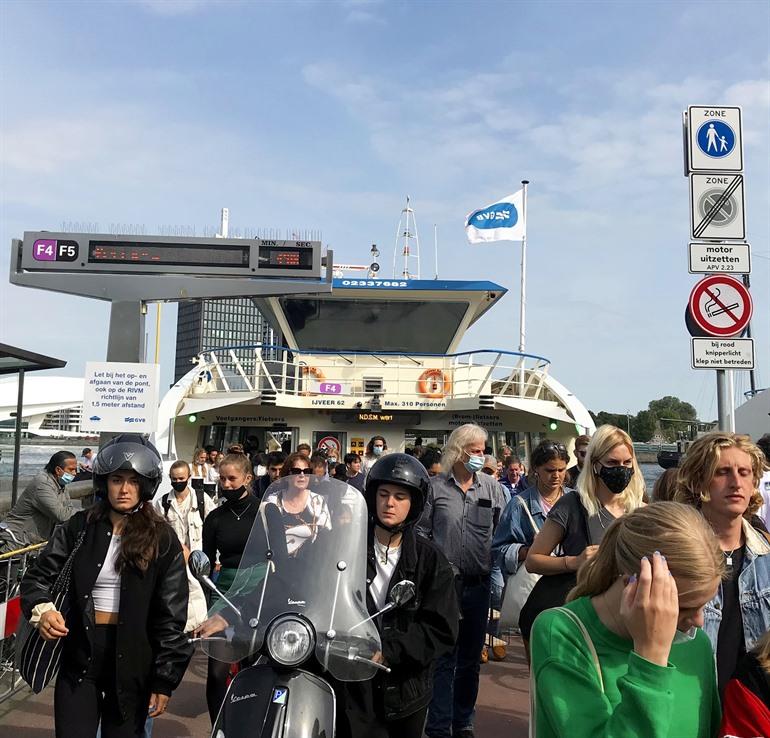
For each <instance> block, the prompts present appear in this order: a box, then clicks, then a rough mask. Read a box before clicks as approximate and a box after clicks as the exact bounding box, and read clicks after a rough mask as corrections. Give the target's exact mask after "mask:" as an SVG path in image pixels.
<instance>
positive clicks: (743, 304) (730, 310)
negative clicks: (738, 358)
mask: <svg viewBox="0 0 770 738" xmlns="http://www.w3.org/2000/svg"><path fill="white" fill-rule="evenodd" d="M689 308H690V313H691V314H692V317H693V320H694V321H695V322H696V323H697V325H698V327H699V328H701V330H703V331H705V332H706V333H708V335H710V336H716V337H718V338H726V337H728V336H737V335H739V334H741V333H742V332H743V331H744V330H745V328H746V326H747V325H748V324H749V321H750V320H751V313H752V310H753V305H752V302H751V295H750V294H749V291H748V289H746V287H745V286H744V285H743V282H739V281H738V280H737V279H733V277H728V276H727V275H723V274H713V275H711V276H710V277H705V278H704V279H701V281H700V282H698V284H696V285H695V287H693V289H692V292H691V293H690V302H689Z"/></svg>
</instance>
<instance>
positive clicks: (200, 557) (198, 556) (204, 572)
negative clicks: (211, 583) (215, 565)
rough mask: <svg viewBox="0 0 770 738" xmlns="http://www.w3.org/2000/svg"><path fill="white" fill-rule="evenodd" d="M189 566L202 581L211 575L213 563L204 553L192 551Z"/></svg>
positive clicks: (188, 560) (192, 572) (188, 561)
mask: <svg viewBox="0 0 770 738" xmlns="http://www.w3.org/2000/svg"><path fill="white" fill-rule="evenodd" d="M187 566H188V567H189V568H190V573H191V574H192V575H193V576H194V577H195V578H196V579H202V578H203V577H207V576H208V575H209V574H211V562H210V561H209V557H208V556H206V554H205V553H203V551H197V550H196V551H192V552H191V553H190V558H189V559H187Z"/></svg>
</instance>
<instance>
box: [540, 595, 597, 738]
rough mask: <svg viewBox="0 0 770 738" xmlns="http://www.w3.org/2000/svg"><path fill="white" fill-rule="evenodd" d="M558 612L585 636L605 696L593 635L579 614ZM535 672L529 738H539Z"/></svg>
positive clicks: (562, 608) (567, 611) (563, 610)
mask: <svg viewBox="0 0 770 738" xmlns="http://www.w3.org/2000/svg"><path fill="white" fill-rule="evenodd" d="M556 610H558V611H559V612H560V613H562V614H564V615H566V616H567V617H568V618H569V619H570V620H571V621H572V622H573V623H574V624H575V625H576V626H577V628H578V630H579V631H580V635H582V636H583V640H584V641H585V644H586V646H588V651H589V652H590V654H591V660H592V661H593V662H594V668H595V669H596V676H597V677H598V678H599V686H600V687H601V690H602V694H604V693H605V692H604V678H603V677H602V666H601V663H600V662H599V654H597V653H596V647H595V646H594V642H593V641H592V640H591V635H590V633H589V632H588V630H587V629H586V626H585V625H584V624H583V621H582V620H581V619H580V617H579V616H578V615H577V613H574V612H572V610H570V609H568V608H566V607H557V608H556ZM535 682H536V678H535V670H534V669H530V670H529V738H537V726H536V724H535V723H536V721H535V718H536V709H537V703H536V696H535Z"/></svg>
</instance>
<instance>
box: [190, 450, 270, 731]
mask: <svg viewBox="0 0 770 738" xmlns="http://www.w3.org/2000/svg"><path fill="white" fill-rule="evenodd" d="M251 481H252V474H251V462H250V461H249V457H248V456H246V455H245V454H242V453H237V454H227V455H226V456H225V457H224V458H223V459H222V461H221V462H220V463H219V482H218V493H219V499H220V500H224V502H223V503H222V504H221V505H220V506H219V507H218V508H216V509H215V510H212V511H211V512H210V513H209V514H208V516H207V517H206V521H205V522H204V523H203V552H204V553H205V554H206V556H208V558H209V561H211V562H212V563H213V562H215V561H216V560H217V557H218V558H219V564H220V567H221V568H220V569H219V576H218V578H217V587H218V588H219V590H220V591H222V592H227V590H228V589H230V585H231V584H232V583H233V581H234V579H235V575H236V573H237V572H238V565H239V564H240V562H241V555H242V554H243V549H244V548H245V546H246V541H248V539H249V533H251V528H252V525H253V524H254V520H255V518H256V517H257V512H258V510H259V500H258V499H257V497H255V496H254V494H253V493H252V491H251ZM217 599H218V597H217V595H216V594H214V595H213V596H212V600H211V604H212V605H213V604H214V603H215V602H216V601H217ZM222 622H223V621H222V619H221V617H220V616H219V615H214V616H212V617H210V618H209V619H208V620H206V621H205V622H204V623H202V624H201V625H200V626H199V627H198V628H197V629H196V630H195V635H196V636H198V637H208V636H211V635H214V634H215V633H218V632H219V631H220V630H221V628H222V626H221V623H222ZM229 672H230V665H229V664H226V663H224V662H222V661H217V660H216V659H212V658H210V659H209V670H208V676H207V677H206V702H207V703H208V708H209V717H210V718H211V724H212V725H213V724H214V721H215V720H216V718H217V714H218V713H219V708H220V706H221V704H222V700H223V699H224V698H225V693H226V691H227V678H228V675H229Z"/></svg>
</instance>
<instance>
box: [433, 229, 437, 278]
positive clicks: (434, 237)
mask: <svg viewBox="0 0 770 738" xmlns="http://www.w3.org/2000/svg"><path fill="white" fill-rule="evenodd" d="M433 250H434V251H435V253H436V276H435V277H433V279H438V226H437V225H436V224H435V223H434V224H433Z"/></svg>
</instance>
